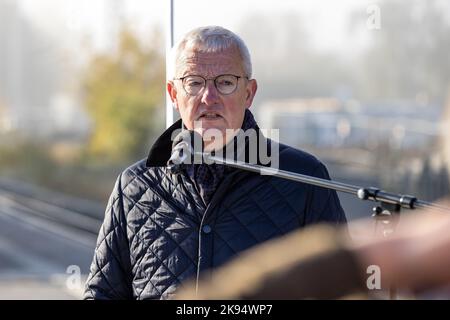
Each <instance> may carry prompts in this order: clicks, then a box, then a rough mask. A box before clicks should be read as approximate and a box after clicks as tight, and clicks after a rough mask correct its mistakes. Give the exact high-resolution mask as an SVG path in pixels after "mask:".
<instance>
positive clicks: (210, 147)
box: [171, 128, 279, 175]
mask: <svg viewBox="0 0 450 320" xmlns="http://www.w3.org/2000/svg"><path fill="white" fill-rule="evenodd" d="M184 132H186V130H184V131H183V130H181V129H178V130H175V131H174V132H172V137H171V138H172V141H174V142H175V143H174V145H175V146H174V149H173V152H177V153H178V154H179V155H180V156H179V159H180V160H179V161H180V163H183V164H202V163H205V164H212V163H214V162H215V160H214V158H211V157H208V156H205V155H213V156H214V157H215V158H220V159H225V160H227V161H231V162H245V163H248V164H260V165H263V166H267V167H268V168H270V169H271V170H262V171H261V174H264V175H273V174H275V173H276V172H277V171H278V169H279V144H278V142H277V141H279V130H278V129H270V130H269V129H259V130H255V129H248V130H245V131H244V130H242V129H238V130H233V129H227V130H226V132H225V135H224V134H223V132H222V131H220V130H218V129H214V128H211V129H207V130H205V131H204V132H203V133H202V135H200V134H191V135H190V134H187V135H183V133H184ZM180 137H182V139H180ZM178 140H180V141H178ZM269 141H270V143H269ZM224 145H225V148H224ZM212 151H213V153H212Z"/></svg>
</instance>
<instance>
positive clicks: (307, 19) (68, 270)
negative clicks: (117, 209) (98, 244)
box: [0, 0, 450, 299]
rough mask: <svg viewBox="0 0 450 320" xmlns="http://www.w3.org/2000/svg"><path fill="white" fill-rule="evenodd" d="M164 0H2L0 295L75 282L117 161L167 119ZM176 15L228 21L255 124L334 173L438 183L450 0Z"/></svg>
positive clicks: (407, 185) (213, 6) (59, 293)
mask: <svg viewBox="0 0 450 320" xmlns="http://www.w3.org/2000/svg"><path fill="white" fill-rule="evenodd" d="M168 4H169V1H144V0H94V1H87V0H79V1H74V0H39V1H36V0H0V299H11V298H20V299H21V298H26V299H34V298H37V299H61V298H62V299H70V298H79V297H80V295H81V291H82V285H83V281H84V279H85V277H86V275H87V273H88V270H89V264H90V261H91V258H92V256H93V250H94V247H95V239H96V234H97V232H98V230H99V228H100V224H101V220H102V217H103V211H104V208H105V206H106V202H107V199H108V196H109V194H110V192H111V190H112V187H113V185H114V181H115V179H116V177H117V175H118V174H119V173H120V172H121V171H122V170H123V169H124V168H126V167H128V166H129V165H131V164H132V163H134V162H136V161H138V160H140V159H142V158H145V157H146V155H147V152H148V150H149V149H150V147H151V145H152V142H153V141H154V140H155V139H156V138H157V137H158V135H159V134H160V133H162V131H163V130H164V128H165V112H166V110H165V104H166V102H165V91H164V90H165V69H166V67H165V41H166V29H165V28H166V25H167V19H168V14H167V12H168ZM173 21H174V38H175V40H177V39H179V38H180V37H181V36H182V35H183V34H184V33H185V32H187V31H189V30H190V29H192V28H195V27H198V26H202V25H222V26H224V27H226V28H229V29H231V30H233V31H235V32H236V33H237V34H239V35H241V37H242V38H243V39H244V41H246V43H247V45H248V47H249V49H250V52H251V54H252V60H253V69H254V77H255V78H256V79H257V80H258V83H259V89H258V92H257V96H256V99H255V101H254V104H253V106H252V109H251V110H252V111H253V113H254V114H255V116H256V120H257V121H258V122H259V124H260V127H262V128H278V129H280V141H281V142H283V143H287V144H290V145H293V146H295V147H298V148H301V149H303V150H306V151H308V152H311V153H313V154H315V155H316V156H318V157H319V158H320V159H321V160H323V162H325V164H326V165H327V166H328V169H329V171H330V174H331V176H332V178H334V179H336V180H340V181H343V182H347V183H353V184H357V185H362V186H378V187H381V188H383V189H385V190H387V191H390V192H396V193H409V194H414V195H416V196H418V197H419V198H420V199H422V200H428V201H434V200H436V199H438V198H441V197H443V196H446V195H448V194H449V189H450V188H449V179H448V177H449V174H448V170H449V167H448V166H447V163H448V159H449V154H450V142H448V139H447V140H446V139H445V138H446V135H447V137H448V136H450V129H447V128H449V127H450V123H449V120H450V59H449V58H448V55H449V52H450V2H448V1H445V0H441V1H439V0H385V1H381V0H380V1H365V0H341V1H332V0H314V1H312V0H311V1H309V0H303V1H298V0H296V1H291V0H287V1H282V2H280V1H275V0H248V1H245V2H243V1H238V0H229V1H226V2H225V3H224V2H223V1H211V0H209V1H206V0H190V1H181V0H180V1H178V0H175V1H174V20H173ZM446 130H447V132H446ZM339 196H340V199H341V201H342V204H343V206H344V209H345V210H346V212H347V216H348V218H349V219H350V220H352V219H356V218H361V217H369V216H370V214H371V208H372V206H373V204H371V203H364V202H361V201H359V200H356V198H354V197H352V196H349V195H345V194H340V195H339Z"/></svg>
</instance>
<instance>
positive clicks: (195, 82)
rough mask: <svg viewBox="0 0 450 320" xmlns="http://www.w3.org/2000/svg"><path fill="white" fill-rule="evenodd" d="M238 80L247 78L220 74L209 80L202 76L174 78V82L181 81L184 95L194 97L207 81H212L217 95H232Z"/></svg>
mask: <svg viewBox="0 0 450 320" xmlns="http://www.w3.org/2000/svg"><path fill="white" fill-rule="evenodd" d="M239 78H246V79H248V77H240V76H235V75H233V74H222V75H219V76H217V77H215V78H210V79H206V78H204V77H202V76H194V75H192V76H186V77H182V78H176V79H174V80H181V81H182V84H183V88H184V90H185V91H186V93H187V94H189V95H191V96H196V95H197V94H199V93H200V91H202V90H203V89H204V88H205V86H206V82H207V81H208V80H213V81H214V86H215V87H216V89H217V91H219V93H221V94H223V95H227V94H232V93H233V92H234V91H236V88H237V86H238V81H239Z"/></svg>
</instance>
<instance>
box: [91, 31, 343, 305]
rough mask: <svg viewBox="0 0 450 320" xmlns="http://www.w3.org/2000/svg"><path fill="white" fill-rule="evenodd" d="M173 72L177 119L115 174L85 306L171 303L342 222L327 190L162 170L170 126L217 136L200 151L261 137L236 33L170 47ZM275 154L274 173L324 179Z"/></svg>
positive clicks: (313, 168) (252, 177)
mask: <svg viewBox="0 0 450 320" xmlns="http://www.w3.org/2000/svg"><path fill="white" fill-rule="evenodd" d="M173 73H174V75H173V79H172V80H171V81H169V82H168V84H167V90H168V92H169V94H170V97H171V99H172V102H173V103H174V105H175V107H176V108H177V110H178V111H179V113H180V115H181V120H179V121H177V122H176V123H175V124H174V125H172V126H171V127H170V128H169V129H167V130H166V131H165V132H164V133H163V134H162V135H161V136H160V137H159V138H158V140H157V141H156V142H155V144H154V145H153V147H152V149H151V151H150V154H149V156H148V158H147V159H146V160H142V161H140V162H138V163H136V164H134V165H133V166H131V167H129V168H128V169H127V170H125V171H124V172H123V173H122V174H121V175H120V176H119V178H118V180H117V182H116V186H115V188H114V191H113V193H112V195H111V197H110V201H109V204H108V206H107V209H106V214H105V220H104V223H103V226H102V228H101V230H100V234H99V238H98V242H97V247H96V250H95V255H94V259H93V262H92V266H91V272H90V275H89V277H88V280H87V284H86V291H85V298H87V299H89V298H93V299H166V298H170V297H172V296H173V294H174V293H175V291H176V289H177V288H178V287H179V286H180V284H181V283H182V282H184V281H185V280H188V279H192V278H194V279H197V280H198V278H199V276H200V275H202V276H205V275H207V274H208V273H209V271H210V270H211V269H213V268H216V267H218V266H220V265H222V264H223V263H225V262H227V261H228V260H229V259H230V258H232V257H233V256H234V255H236V254H237V253H239V252H241V251H243V250H245V249H248V248H250V247H252V246H254V245H257V244H259V243H261V242H263V241H266V240H269V239H272V238H275V237H278V236H280V235H283V234H286V233H288V232H290V231H292V230H295V229H297V228H300V227H303V226H305V225H309V224H313V223H317V222H329V223H333V224H336V223H345V222H346V218H345V215H344V212H343V210H342V208H341V206H340V203H339V200H338V197H337V194H336V193H335V192H331V191H329V190H327V189H323V188H319V187H313V186H309V185H305V184H301V183H295V182H292V181H288V180H283V179H280V178H276V177H274V176H269V175H265V176H263V175H258V174H255V173H251V172H245V171H241V170H238V169H232V168H229V167H224V166H222V165H217V164H211V165H208V164H204V163H203V164H191V165H187V166H186V167H185V168H184V169H183V170H182V171H181V172H179V173H173V172H171V171H169V170H168V169H167V167H166V163H167V161H168V159H169V157H170V156H171V151H172V139H171V138H172V137H173V132H174V131H175V130H177V129H180V128H182V127H184V128H185V129H188V130H194V131H196V132H198V133H199V134H201V135H202V136H203V138H205V135H206V134H207V132H208V130H215V131H218V132H220V133H222V134H223V139H222V140H220V139H219V140H220V141H223V142H222V143H221V145H220V146H218V145H217V141H210V140H208V139H204V140H205V151H208V150H209V151H214V150H216V151H217V150H218V149H220V147H224V146H225V145H227V144H228V143H229V142H231V141H233V139H234V138H235V137H233V134H232V133H230V131H229V130H233V132H237V130H238V129H243V130H251V129H253V130H256V131H259V128H258V126H257V124H256V122H255V120H254V118H253V115H252V114H251V112H250V111H249V110H248V108H249V107H250V106H251V104H252V101H253V98H254V96H255V93H256V89H257V83H256V80H254V79H252V78H251V76H252V70H251V61H250V54H249V52H248V49H247V47H246V46H245V44H244V42H243V41H242V40H241V39H240V38H239V37H238V36H237V35H235V34H234V33H232V32H230V31H229V30H226V29H224V28H221V27H203V28H198V29H195V30H193V31H191V32H189V33H188V34H187V35H185V36H184V37H183V38H182V39H181V41H180V42H179V43H178V45H177V46H176V47H175V54H174V70H173ZM227 129H228V131H227ZM267 143H268V144H271V141H270V139H267ZM245 146H246V148H247V147H251V146H248V145H245ZM225 147H226V146H225ZM246 152H247V151H246ZM277 155H278V156H279V159H277V160H278V161H276V162H278V163H279V167H280V169H283V170H288V171H294V172H297V173H301V174H308V175H313V176H316V177H321V178H326V179H329V175H328V172H327V170H326V168H325V166H324V165H323V164H322V163H321V162H319V161H318V160H317V159H316V158H314V157H313V156H311V155H309V154H307V153H305V152H302V151H299V150H296V149H293V148H291V147H288V146H285V145H280V146H279V153H278V154H277Z"/></svg>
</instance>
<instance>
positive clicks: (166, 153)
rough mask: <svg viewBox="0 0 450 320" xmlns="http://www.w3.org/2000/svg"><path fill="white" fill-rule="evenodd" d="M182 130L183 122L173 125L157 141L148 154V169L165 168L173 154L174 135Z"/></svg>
mask: <svg viewBox="0 0 450 320" xmlns="http://www.w3.org/2000/svg"><path fill="white" fill-rule="evenodd" d="M181 128H182V120H181V119H179V120H178V121H176V122H175V123H174V124H172V125H171V126H170V127H169V128H168V129H167V130H166V131H164V132H163V134H162V135H160V136H159V138H158V139H156V141H155V143H154V144H153V146H152V148H151V149H150V152H149V154H148V158H147V162H146V166H147V167H165V166H166V165H167V161H168V160H169V158H170V154H171V153H172V133H173V132H174V131H175V130H177V129H181Z"/></svg>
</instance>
